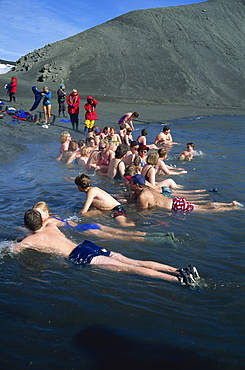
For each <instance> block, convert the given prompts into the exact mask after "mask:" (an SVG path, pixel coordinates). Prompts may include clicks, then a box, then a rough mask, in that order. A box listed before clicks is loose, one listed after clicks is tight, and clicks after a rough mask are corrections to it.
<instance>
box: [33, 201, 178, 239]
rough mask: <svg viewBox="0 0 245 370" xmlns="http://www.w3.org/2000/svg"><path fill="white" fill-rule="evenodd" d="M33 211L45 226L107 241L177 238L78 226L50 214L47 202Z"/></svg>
mask: <svg viewBox="0 0 245 370" xmlns="http://www.w3.org/2000/svg"><path fill="white" fill-rule="evenodd" d="M32 209H35V210H36V211H38V212H40V214H41V216H42V222H43V225H47V223H50V222H51V223H53V224H54V225H56V226H57V227H70V228H72V229H73V230H75V231H77V232H81V233H83V234H85V235H96V236H98V237H101V238H105V239H108V240H110V239H112V238H113V239H120V240H134V241H138V242H144V241H147V242H149V241H151V242H152V241H154V242H158V243H161V242H163V241H165V240H169V241H174V240H175V236H174V233H173V232H167V233H159V232H158V233H147V232H145V231H135V230H134V231H131V232H130V231H125V230H121V229H119V228H117V229H115V228H113V227H110V226H104V225H101V224H98V223H96V224H95V223H87V224H78V223H76V222H73V221H71V220H69V221H66V220H63V219H62V218H60V217H59V216H57V215H54V214H52V213H51V212H50V209H49V206H48V204H47V203H46V202H43V201H40V202H37V203H36V204H35V205H34V206H33V207H32Z"/></svg>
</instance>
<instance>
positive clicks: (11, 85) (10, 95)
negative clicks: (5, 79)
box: [8, 77, 18, 102]
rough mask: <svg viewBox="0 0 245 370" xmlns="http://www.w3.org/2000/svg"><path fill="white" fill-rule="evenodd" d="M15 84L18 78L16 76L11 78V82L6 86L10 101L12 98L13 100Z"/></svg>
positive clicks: (15, 89)
mask: <svg viewBox="0 0 245 370" xmlns="http://www.w3.org/2000/svg"><path fill="white" fill-rule="evenodd" d="M17 84H18V79H17V78H16V77H12V78H11V82H10V84H9V87H8V91H9V101H10V102H11V101H12V100H13V101H14V102H15V93H16V91H17Z"/></svg>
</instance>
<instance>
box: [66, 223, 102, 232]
mask: <svg viewBox="0 0 245 370" xmlns="http://www.w3.org/2000/svg"><path fill="white" fill-rule="evenodd" d="M72 228H73V229H74V230H77V231H87V230H100V226H99V225H98V224H93V223H90V224H77V226H72Z"/></svg>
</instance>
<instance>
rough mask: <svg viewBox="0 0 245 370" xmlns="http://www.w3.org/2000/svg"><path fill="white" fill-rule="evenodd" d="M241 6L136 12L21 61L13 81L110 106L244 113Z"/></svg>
mask: <svg viewBox="0 0 245 370" xmlns="http://www.w3.org/2000/svg"><path fill="white" fill-rule="evenodd" d="M244 9H245V1H242V0H232V1H231V0H208V1H206V2H203V3H199V4H194V5H186V6H179V7H169V8H156V9H148V10H136V11H132V12H130V13H127V14H124V15H122V16H120V17H117V18H115V19H112V20H110V21H108V22H106V23H103V24H101V25H99V26H97V27H94V28H91V29H89V30H87V31H84V32H81V33H79V34H77V35H75V36H72V37H69V38H67V39H65V40H62V41H58V42H56V43H53V44H49V45H46V46H45V47H44V48H41V49H39V50H35V51H33V52H32V53H29V54H27V55H26V56H23V57H22V58H21V59H19V61H17V63H16V70H15V72H14V73H15V74H16V76H17V77H18V78H19V80H20V82H21V80H22V81H26V82H27V83H29V85H35V84H38V83H42V85H44V84H45V85H46V84H47V85H48V86H49V87H50V88H53V89H54V88H57V85H58V84H59V83H60V82H64V83H65V84H66V86H67V89H72V88H76V89H78V90H79V92H80V93H85V94H86V93H89V94H95V95H96V96H100V97H103V96H104V97H107V98H115V99H138V100H149V101H151V100H154V101H157V102H176V103H183V104H190V103H195V104H198V105H212V106H214V105H218V106H226V107H231V106H234V107H239V108H243V107H244V106H245V95H244V71H245V55H244V50H245V48H244V46H245V45H244V28H245V22H244V21H245V16H244Z"/></svg>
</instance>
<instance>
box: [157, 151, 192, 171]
mask: <svg viewBox="0 0 245 370" xmlns="http://www.w3.org/2000/svg"><path fill="white" fill-rule="evenodd" d="M158 155H159V159H158V162H157V165H156V166H155V169H156V174H157V175H167V176H172V175H180V174H183V173H187V171H186V170H185V169H184V168H175V167H171V166H168V165H166V164H165V163H164V161H165V159H166V158H167V155H168V151H167V149H165V148H160V149H159V150H158Z"/></svg>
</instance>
